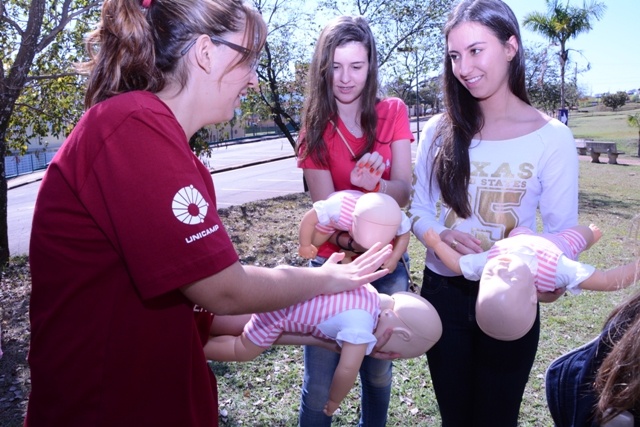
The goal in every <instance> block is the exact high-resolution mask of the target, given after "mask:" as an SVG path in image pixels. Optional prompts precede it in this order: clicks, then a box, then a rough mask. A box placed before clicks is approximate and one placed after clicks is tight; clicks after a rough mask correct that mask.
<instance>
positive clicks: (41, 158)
mask: <svg viewBox="0 0 640 427" xmlns="http://www.w3.org/2000/svg"><path fill="white" fill-rule="evenodd" d="M55 154H56V153H55V152H48V151H45V152H39V153H31V154H25V155H24V156H8V157H5V158H4V165H5V166H4V167H5V176H6V177H7V178H11V177H14V176H19V175H26V174H28V173H32V172H34V171H37V170H41V169H44V168H46V167H47V165H48V164H49V162H50V161H51V159H53V156H54V155H55Z"/></svg>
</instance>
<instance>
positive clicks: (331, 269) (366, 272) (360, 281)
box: [320, 243, 392, 294]
mask: <svg viewBox="0 0 640 427" xmlns="http://www.w3.org/2000/svg"><path fill="white" fill-rule="evenodd" d="M391 249H392V248H391V245H383V244H382V243H376V244H375V245H373V246H372V247H371V248H370V249H369V250H367V251H366V252H365V253H363V254H362V255H360V256H359V257H357V258H356V259H354V260H353V261H352V262H350V263H348V264H338V263H339V262H340V261H342V259H343V258H344V253H341V252H335V253H333V254H331V256H330V257H329V259H327V261H326V262H325V263H324V264H323V265H322V267H321V268H320V270H322V273H328V280H329V283H327V286H328V288H329V289H328V290H326V291H325V293H329V294H331V293H336V292H341V291H347V290H351V289H355V288H357V287H358V286H361V285H364V284H365V283H371V282H373V281H375V280H378V279H379V278H381V277H383V276H385V275H386V274H387V273H389V271H388V270H387V269H380V266H381V265H382V264H383V263H384V262H385V261H386V260H387V259H388V258H389V256H391Z"/></svg>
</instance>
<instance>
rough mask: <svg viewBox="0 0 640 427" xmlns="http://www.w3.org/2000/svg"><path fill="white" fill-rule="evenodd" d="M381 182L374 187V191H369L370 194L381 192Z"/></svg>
mask: <svg viewBox="0 0 640 427" xmlns="http://www.w3.org/2000/svg"><path fill="white" fill-rule="evenodd" d="M380 181H382V180H380ZM380 181H378V183H377V184H376V186H375V187H373V190H371V191H369V193H377V192H378V191H380Z"/></svg>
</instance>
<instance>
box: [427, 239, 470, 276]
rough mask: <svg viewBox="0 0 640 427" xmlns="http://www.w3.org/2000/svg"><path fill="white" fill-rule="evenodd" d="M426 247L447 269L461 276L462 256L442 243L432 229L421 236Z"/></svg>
mask: <svg viewBox="0 0 640 427" xmlns="http://www.w3.org/2000/svg"><path fill="white" fill-rule="evenodd" d="M422 237H423V239H424V240H425V242H426V244H427V247H428V248H429V249H432V250H433V251H434V252H435V253H436V255H438V258H440V260H441V261H442V262H443V263H444V265H446V266H447V268H448V269H449V270H451V271H453V272H456V273H458V274H462V270H461V269H460V258H462V254H461V253H460V252H458V251H456V250H454V249H453V248H452V247H450V246H449V245H447V244H446V243H445V242H443V241H442V239H441V238H440V235H439V234H438V233H436V231H435V230H434V229H433V228H430V229H428V230H427V231H426V232H425V233H424V235H423V236H422Z"/></svg>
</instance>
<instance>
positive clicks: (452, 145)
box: [431, 0, 531, 218]
mask: <svg viewBox="0 0 640 427" xmlns="http://www.w3.org/2000/svg"><path fill="white" fill-rule="evenodd" d="M463 22H476V23H478V24H481V25H483V26H485V27H486V28H488V29H489V30H491V32H493V34H494V35H495V36H496V37H497V38H498V40H500V41H502V43H506V42H507V40H509V38H510V37H511V36H515V37H516V39H517V40H518V52H517V53H516V55H515V56H514V57H513V59H512V60H511V62H510V65H509V89H510V90H511V92H513V94H514V95H516V96H517V97H518V98H520V99H522V100H523V101H524V102H526V103H527V104H531V103H530V102H529V97H528V96H527V91H526V86H525V58H524V48H523V46H522V39H521V37H520V27H519V26H518V19H517V18H516V16H515V15H514V14H513V11H512V10H511V9H510V8H509V6H507V5H506V4H505V3H504V2H502V1H501V0H464V1H462V2H460V3H459V4H458V5H457V6H456V8H455V9H453V11H452V12H451V13H450V14H449V17H448V20H447V23H446V24H445V27H444V35H445V38H448V37H449V33H450V32H451V30H452V29H453V28H455V27H456V26H458V25H459V24H461V23H463ZM443 88H444V103H445V105H446V112H445V113H444V115H443V117H442V119H441V120H440V123H439V126H438V128H437V129H436V134H435V140H436V141H438V143H437V144H433V145H432V146H431V149H432V150H438V151H437V153H435V165H434V168H433V171H432V175H431V181H432V182H433V180H434V179H436V180H437V182H438V185H439V187H440V189H441V191H442V199H443V201H444V202H445V203H446V204H447V205H448V206H449V207H451V209H453V211H454V212H455V213H456V214H457V215H458V216H459V217H460V218H468V217H469V216H471V206H470V204H469V196H468V188H469V180H470V175H471V166H470V160H469V147H470V145H471V140H472V138H473V136H474V135H475V134H477V133H478V132H479V131H480V130H481V129H482V127H483V125H484V117H483V115H482V110H481V109H480V104H479V102H478V100H477V99H476V98H474V97H473V96H472V95H471V93H469V91H468V90H467V89H466V88H465V87H464V86H463V85H462V84H461V83H460V82H459V81H458V79H457V78H456V77H455V76H454V75H453V69H452V64H451V59H450V58H449V52H448V49H445V55H444V73H443Z"/></svg>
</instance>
